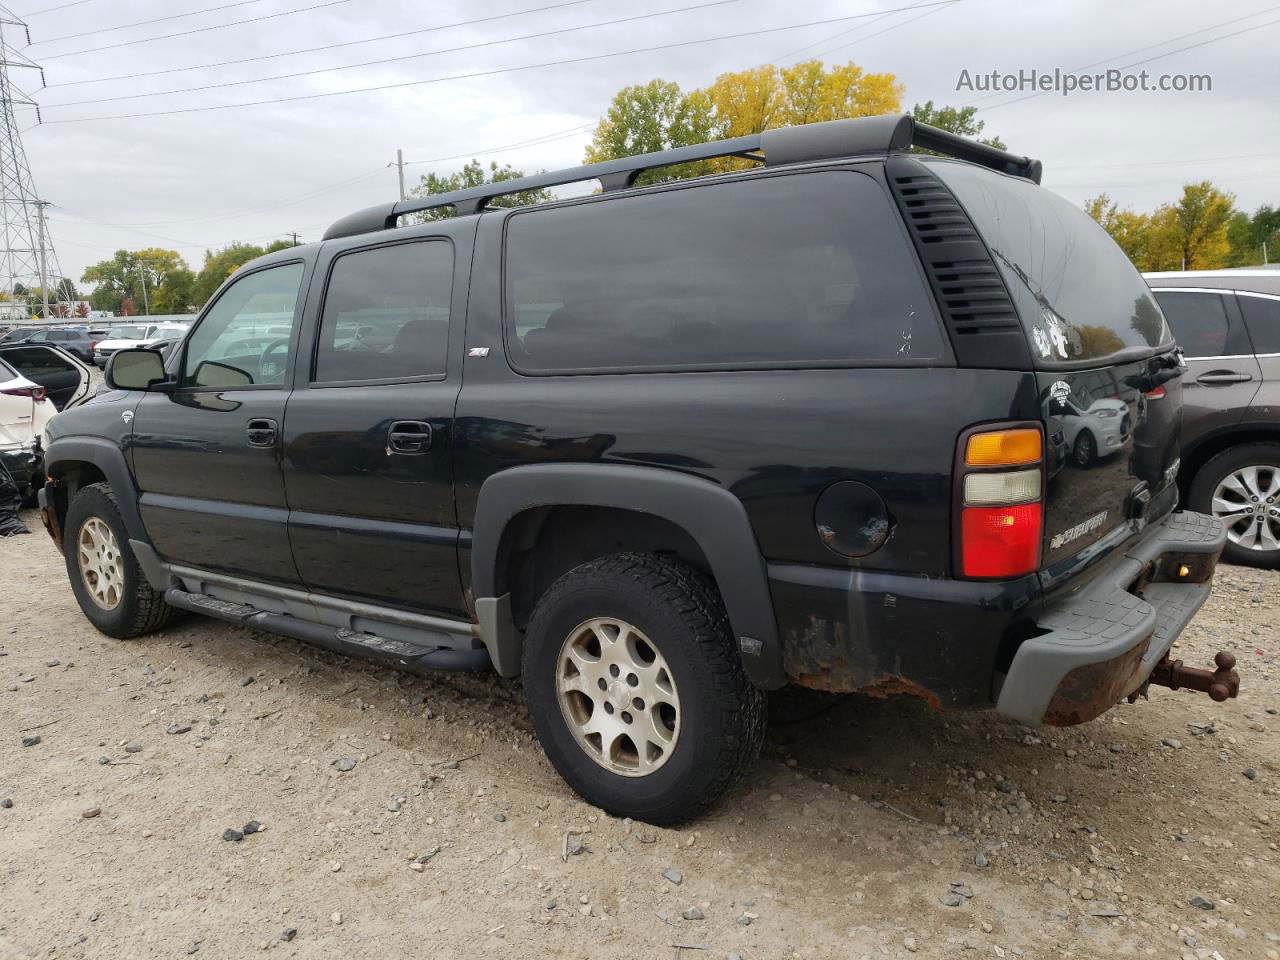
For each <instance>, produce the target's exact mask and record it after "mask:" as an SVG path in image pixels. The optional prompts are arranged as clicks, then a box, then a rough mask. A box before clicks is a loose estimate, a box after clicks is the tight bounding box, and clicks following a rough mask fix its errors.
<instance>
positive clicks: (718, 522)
mask: <svg viewBox="0 0 1280 960" xmlns="http://www.w3.org/2000/svg"><path fill="white" fill-rule="evenodd" d="M562 505H580V506H598V507H617V508H620V509H625V510H632V511H637V512H640V513H649V514H653V515H654V516H658V517H662V518H664V519H666V520H669V521H671V522H672V523H674V524H675V525H676V526H678V527H680V528H681V529H682V530H684V531H685V532H687V533H688V534H689V535H690V536H691V537H693V539H694V540H695V541H696V542H697V544H698V546H699V548H701V550H702V552H703V555H704V556H705V557H706V558H707V562H708V563H709V564H710V566H711V573H712V576H714V577H715V580H716V584H717V586H718V587H719V589H720V595H721V597H722V598H723V600H724V605H725V609H726V611H727V612H728V614H729V621H730V623H731V625H732V627H733V631H734V635H735V636H736V637H737V638H739V644H740V646H741V645H742V644H741V639H742V638H744V637H745V638H748V639H750V640H755V641H759V643H758V645H757V644H746V645H745V647H746V648H749V649H752V650H755V649H757V648H758V649H759V653H752V654H750V655H744V656H743V658H742V661H743V668H744V669H745V670H746V673H747V676H748V678H749V679H750V680H751V682H752V683H754V684H755V685H756V686H759V687H762V688H764V689H776V688H778V687H781V686H782V685H783V684H784V683H785V682H786V677H785V675H784V674H783V671H782V650H781V644H780V641H779V639H778V625H777V621H776V620H775V618H774V612H773V601H772V599H771V597H770V595H769V580H768V573H767V571H766V569H765V562H764V558H763V557H762V556H761V554H760V547H759V545H758V544H757V543H756V538H755V533H754V531H753V530H752V528H751V522H750V520H749V519H748V517H747V512H746V509H745V508H744V507H743V505H742V501H741V500H739V499H738V498H737V497H736V496H734V495H733V494H732V493H730V492H729V491H728V490H725V489H723V488H721V487H717V486H715V485H714V484H713V483H710V482H709V481H706V480H701V479H698V478H696V477H691V476H688V475H686V474H683V473H676V472H674V471H671V470H662V469H658V468H654V467H633V466H626V465H621V464H619V465H612V464H537V465H534V466H528V467H515V468H512V469H510V470H504V471H502V472H500V473H495V474H493V475H492V476H491V477H489V478H488V479H487V480H485V482H484V485H483V486H481V488H480V496H479V499H478V501H477V503H476V514H475V515H476V524H475V529H474V531H473V539H472V550H471V584H472V591H473V593H474V595H475V596H476V597H477V598H496V597H501V596H502V595H504V594H505V593H507V585H506V584H505V583H502V582H500V579H499V569H498V567H499V559H500V557H501V556H502V548H503V546H504V542H503V541H504V537H505V536H506V532H507V529H508V525H509V524H510V522H511V521H512V520H513V519H514V518H515V517H516V516H518V515H519V514H521V513H523V512H524V511H526V510H532V509H534V508H536V507H547V506H562Z"/></svg>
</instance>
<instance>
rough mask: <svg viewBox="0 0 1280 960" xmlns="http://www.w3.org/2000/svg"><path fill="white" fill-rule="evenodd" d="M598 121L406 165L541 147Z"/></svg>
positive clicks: (567, 136) (591, 125)
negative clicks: (517, 148) (519, 148)
mask: <svg viewBox="0 0 1280 960" xmlns="http://www.w3.org/2000/svg"><path fill="white" fill-rule="evenodd" d="M597 122H598V121H595V120H592V121H591V122H590V123H581V124H578V126H576V127H570V128H569V129H568V130H560V131H558V132H556V133H547V134H543V135H542V136H540V137H533V138H531V139H529V140H518V141H516V142H515V143H504V144H502V145H501V146H497V147H486V148H485V149H484V150H467V151H465V152H463V153H455V154H453V155H452V156H448V157H432V158H431V159H430V160H406V161H405V162H404V165H405V166H406V167H410V166H418V165H421V164H424V163H444V162H445V161H446V160H461V159H463V158H464V157H476V156H484V155H486V154H490V153H500V152H501V151H503V150H514V149H515V148H516V147H532V146H539V147H540V146H542V145H543V144H544V143H554V142H555V141H557V140H567V139H568V138H569V137H573V136H577V135H578V134H580V133H585V132H586V131H588V130H590V129H591V128H592V127H594V126H595V125H596V123H597Z"/></svg>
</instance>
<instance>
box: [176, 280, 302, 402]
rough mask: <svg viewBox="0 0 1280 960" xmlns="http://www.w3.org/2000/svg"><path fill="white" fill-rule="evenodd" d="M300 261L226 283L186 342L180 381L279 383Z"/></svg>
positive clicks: (285, 369)
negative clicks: (225, 286)
mask: <svg viewBox="0 0 1280 960" xmlns="http://www.w3.org/2000/svg"><path fill="white" fill-rule="evenodd" d="M301 282H302V264H300V263H289V264H285V265H283V266H279V267H270V268H268V269H266V270H259V271H257V272H255V273H251V274H249V275H247V276H245V277H242V278H241V279H239V280H237V281H236V282H235V283H233V284H231V286H229V287H227V289H226V290H224V291H223V292H222V295H221V296H220V297H218V300H217V302H216V303H214V305H213V306H212V307H210V308H209V312H208V313H206V314H205V315H204V319H203V320H201V321H200V325H199V326H198V327H196V329H195V331H194V332H193V333H192V334H191V336H190V338H189V339H188V340H187V350H186V356H185V358H184V360H183V366H182V385H183V386H189V387H203V386H208V387H220V388H225V387H233V386H249V385H251V384H264V383H265V384H272V385H279V384H283V383H284V380H285V375H286V373H287V372H288V369H289V338H290V336H292V333H293V326H294V316H295V311H294V308H295V307H296V305H297V302H298V285H299V284H300V283H301Z"/></svg>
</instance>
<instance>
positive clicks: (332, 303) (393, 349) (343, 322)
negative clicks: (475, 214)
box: [313, 240, 453, 383]
mask: <svg viewBox="0 0 1280 960" xmlns="http://www.w3.org/2000/svg"><path fill="white" fill-rule="evenodd" d="M452 290H453V245H452V244H451V243H449V242H448V241H447V240H426V241H419V242H416V243H400V244H395V245H393V246H387V247H375V248H374V249H372V250H357V251H355V252H354V253H345V254H343V255H342V256H340V257H338V258H337V259H336V260H334V263H333V269H332V270H331V271H330V273H329V286H328V290H327V292H326V293H325V299H324V313H323V315H322V316H321V318H320V339H319V343H318V344H317V347H316V364H315V375H314V377H313V380H314V381H315V382H317V383H334V382H346V381H360V380H406V379H413V378H417V377H443V376H444V372H445V363H446V358H447V356H448V348H449V303H450V298H451V296H452Z"/></svg>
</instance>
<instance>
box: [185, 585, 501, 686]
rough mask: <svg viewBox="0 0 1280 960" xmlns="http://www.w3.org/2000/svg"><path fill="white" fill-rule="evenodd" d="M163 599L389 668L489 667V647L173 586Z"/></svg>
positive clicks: (221, 618)
mask: <svg viewBox="0 0 1280 960" xmlns="http://www.w3.org/2000/svg"><path fill="white" fill-rule="evenodd" d="M164 599H165V602H166V603H168V604H169V605H170V606H172V607H178V608H179V609H181V610H190V611H192V612H194V613H199V614H203V615H204V616H206V617H216V618H218V619H219V620H226V621H227V622H229V623H238V624H240V625H241V626H245V627H252V628H253V629H255V630H265V631H267V632H268V633H278V634H282V635H283V636H286V637H293V638H294V639H295V640H302V641H304V642H305V643H314V644H315V645H316V646H319V647H324V648H325V649H328V650H332V651H334V652H335V653H341V654H344V655H346V656H352V657H364V658H366V659H369V660H376V661H378V662H379V663H385V664H387V665H389V666H395V667H401V668H406V669H409V670H413V671H424V672H425V671H431V670H450V671H476V670H486V669H489V668H490V667H491V666H492V663H491V661H490V660H489V651H488V650H486V649H484V648H481V649H479V650H456V649H451V648H449V647H433V646H428V645H426V644H418V643H413V642H411V641H407V640H390V639H388V638H386V637H380V636H378V635H377V634H373V633H362V632H357V631H355V630H347V629H343V628H335V627H328V626H325V625H323V624H319V623H311V622H309V621H306V620H300V619H298V618H297V617H292V616H290V615H289V614H287V613H271V612H270V611H267V610H259V609H258V608H257V607H252V606H249V605H248V604H244V603H231V602H229V601H227V600H219V599H217V598H216V597H209V596H205V595H204V594H201V593H188V592H187V591H185V590H181V589H179V588H178V587H170V588H169V589H168V590H166V591H165V594H164Z"/></svg>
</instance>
